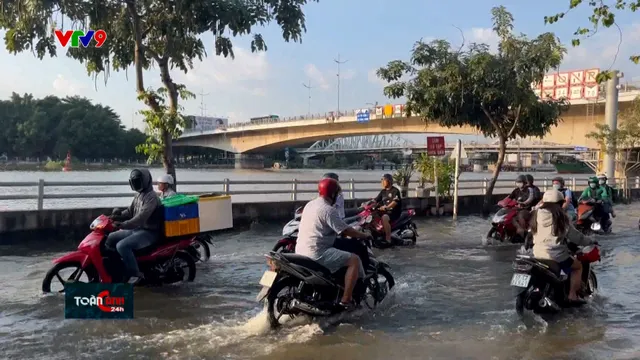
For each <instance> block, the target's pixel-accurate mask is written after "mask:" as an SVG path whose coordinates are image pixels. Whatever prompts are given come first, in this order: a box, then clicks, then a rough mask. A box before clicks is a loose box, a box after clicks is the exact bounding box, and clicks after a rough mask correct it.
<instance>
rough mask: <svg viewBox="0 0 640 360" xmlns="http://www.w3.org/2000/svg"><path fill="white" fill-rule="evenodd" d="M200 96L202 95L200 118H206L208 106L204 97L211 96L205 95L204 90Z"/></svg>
mask: <svg viewBox="0 0 640 360" xmlns="http://www.w3.org/2000/svg"><path fill="white" fill-rule="evenodd" d="M198 95H200V116H202V117H205V116H207V105H205V103H204V97H205V96H208V95H209V94H208V93H207V94H205V93H204V89H202V90H201V91H200V94H198Z"/></svg>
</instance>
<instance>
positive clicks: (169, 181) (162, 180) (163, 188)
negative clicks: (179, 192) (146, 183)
mask: <svg viewBox="0 0 640 360" xmlns="http://www.w3.org/2000/svg"><path fill="white" fill-rule="evenodd" d="M171 185H173V176H171V175H169V174H164V175H161V176H160V177H159V178H158V190H159V191H160V194H158V195H159V196H160V199H161V200H164V199H166V198H168V197H171V196H173V195H176V192H175V191H173V189H172V188H171Z"/></svg>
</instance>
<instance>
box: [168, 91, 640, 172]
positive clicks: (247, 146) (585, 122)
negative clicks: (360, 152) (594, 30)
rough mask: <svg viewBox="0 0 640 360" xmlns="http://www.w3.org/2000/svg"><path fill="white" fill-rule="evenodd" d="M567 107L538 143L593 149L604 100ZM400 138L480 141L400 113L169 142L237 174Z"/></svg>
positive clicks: (464, 130) (625, 96)
mask: <svg viewBox="0 0 640 360" xmlns="http://www.w3.org/2000/svg"><path fill="white" fill-rule="evenodd" d="M639 95H640V91H638V90H631V91H627V92H621V93H620V95H619V108H620V110H621V111H622V110H624V109H625V108H626V107H628V106H629V105H630V103H629V102H630V101H632V100H633V99H635V98H636V96H639ZM571 104H572V106H571V107H570V109H569V111H568V112H567V113H565V114H564V115H563V121H562V122H561V123H560V124H559V125H558V126H557V127H556V128H553V129H552V130H551V133H549V134H547V135H546V136H545V137H544V139H543V140H545V141H548V142H552V143H556V144H559V145H565V146H567V145H571V147H573V146H576V145H578V146H585V147H590V148H595V147H597V144H596V142H595V140H592V139H587V138H586V134H588V133H589V132H591V131H593V130H594V129H595V124H596V123H604V108H605V106H604V104H605V101H604V99H599V100H595V101H584V100H579V101H572V102H571ZM403 133H404V134H408V133H420V134H425V133H427V134H428V133H431V134H451V135H455V134H458V135H480V134H479V133H478V131H477V130H476V129H475V128H472V127H468V126H464V127H454V128H447V127H442V126H440V125H438V124H435V123H425V122H424V120H423V119H422V118H420V117H417V116H413V117H407V116H406V115H403V114H401V113H400V114H394V115H391V116H384V115H377V114H375V111H373V112H370V119H369V121H365V122H359V121H358V120H357V118H356V114H355V110H354V111H351V112H348V113H345V114H341V116H338V117H335V116H333V115H331V114H330V113H329V114H325V116H324V117H318V118H313V119H307V118H303V117H296V118H293V119H288V120H286V121H275V122H271V123H266V124H251V123H242V124H231V125H230V126H229V127H227V128H226V129H216V130H209V131H190V132H186V133H185V134H183V135H182V136H181V137H180V138H179V139H177V140H175V141H174V146H201V147H209V148H215V149H220V150H224V151H227V152H232V153H234V154H236V166H237V167H239V168H242V167H254V166H255V165H252V163H254V162H255V160H250V159H251V158H252V157H255V155H253V156H252V155H250V154H259V153H260V152H263V151H273V150H278V149H282V148H284V147H295V146H297V145H300V144H304V143H309V142H317V141H322V140H329V139H333V138H340V137H350V136H358V135H380V134H403ZM244 159H246V161H245V160H244Z"/></svg>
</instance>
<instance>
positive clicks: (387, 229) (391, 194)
mask: <svg viewBox="0 0 640 360" xmlns="http://www.w3.org/2000/svg"><path fill="white" fill-rule="evenodd" d="M380 181H381V182H382V190H380V193H379V194H378V196H376V197H375V199H373V200H374V201H375V202H376V203H378V204H379V203H383V206H381V207H379V208H378V211H381V212H382V213H383V215H382V226H383V227H384V237H385V241H386V242H387V243H389V244H391V223H392V222H394V221H396V220H398V219H399V218H400V215H402V196H401V195H400V190H398V188H396V187H395V186H393V176H391V174H384V175H382V179H380Z"/></svg>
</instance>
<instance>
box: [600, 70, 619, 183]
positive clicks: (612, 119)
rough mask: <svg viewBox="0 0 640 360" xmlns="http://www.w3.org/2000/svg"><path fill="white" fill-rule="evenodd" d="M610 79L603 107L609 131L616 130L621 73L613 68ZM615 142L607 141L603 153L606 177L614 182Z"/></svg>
mask: <svg viewBox="0 0 640 360" xmlns="http://www.w3.org/2000/svg"><path fill="white" fill-rule="evenodd" d="M611 75H612V76H611V79H609V80H608V81H607V92H606V93H605V95H606V103H605V108H604V119H605V121H606V123H607V125H609V129H611V131H616V130H618V91H619V90H620V78H621V77H623V74H622V73H620V72H618V71H616V70H614V71H611ZM615 146H616V144H613V143H611V142H607V149H606V152H605V155H604V164H603V165H604V166H603V169H602V170H604V172H605V174H606V175H607V177H608V178H610V179H611V180H613V183H614V184H615V178H616V152H617V150H618V149H616V147H615Z"/></svg>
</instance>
